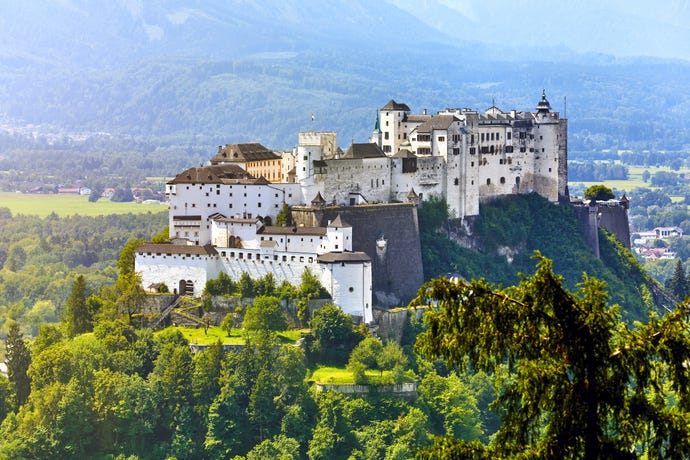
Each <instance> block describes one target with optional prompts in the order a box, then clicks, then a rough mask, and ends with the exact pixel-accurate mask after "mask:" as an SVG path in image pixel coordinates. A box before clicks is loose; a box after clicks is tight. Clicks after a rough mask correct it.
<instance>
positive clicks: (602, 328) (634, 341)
mask: <svg viewBox="0 0 690 460" xmlns="http://www.w3.org/2000/svg"><path fill="white" fill-rule="evenodd" d="M607 300H608V297H607V294H606V292H605V285H604V283H602V282H600V281H598V280H595V279H593V278H587V277H586V276H585V277H584V280H583V281H582V283H581V284H580V285H579V290H578V291H577V292H575V293H571V292H569V291H567V290H566V289H565V288H563V279H562V278H561V277H559V276H556V275H555V274H554V273H553V271H552V269H551V261H550V260H548V259H545V258H541V260H540V262H539V264H538V268H537V271H536V273H535V274H534V275H533V276H531V277H525V278H524V279H523V280H522V282H521V283H520V284H519V285H518V286H515V287H510V288H506V289H495V288H493V287H492V286H490V285H489V284H487V283H486V282H485V281H483V280H479V281H472V282H465V281H459V282H452V281H450V280H448V279H444V278H441V279H436V280H432V281H431V282H429V283H427V284H426V285H425V286H423V287H422V288H421V290H420V295H419V297H418V298H417V302H419V304H420V305H425V304H426V305H433V307H431V308H430V309H429V310H428V311H427V312H426V314H425V318H426V320H427V324H428V329H427V330H426V332H424V333H423V334H421V335H420V336H419V337H418V342H417V345H416V347H417V349H418V351H420V352H422V353H423V354H424V355H426V356H427V357H432V358H440V359H443V360H444V361H445V362H446V363H447V364H448V365H454V366H458V368H459V369H460V370H464V369H466V368H468V367H470V366H471V368H473V369H478V370H483V371H485V372H495V371H497V370H500V374H501V379H502V388H501V391H500V395H499V397H498V399H497V401H496V403H497V409H498V411H499V412H500V413H501V414H502V415H501V419H502V425H501V428H500V429H499V430H498V432H497V433H496V434H495V435H494V437H493V440H492V443H491V445H490V446H489V447H486V446H482V445H480V444H478V443H466V442H463V441H458V440H454V439H442V440H439V441H438V442H436V444H435V445H434V446H433V447H432V448H431V449H430V450H428V451H426V452H425V453H423V454H422V455H420V457H421V458H458V459H461V458H473V459H474V458H515V457H520V458H584V459H608V458H635V457H637V456H638V455H639V456H643V457H647V458H684V457H685V456H686V455H687V453H688V452H690V424H688V423H687V420H688V419H690V368H688V366H687V362H688V361H689V360H690V327H689V325H690V324H689V322H690V310H688V305H687V304H685V305H679V306H678V307H677V308H676V310H674V311H672V312H669V313H667V314H666V316H665V317H664V318H656V317H651V318H650V319H649V321H648V322H647V323H646V324H637V325H636V326H635V327H634V328H633V329H631V328H629V327H628V326H627V325H626V324H625V323H623V322H621V320H620V315H619V311H618V310H619V309H618V306H613V307H609V306H607ZM671 401H673V402H671ZM631 447H633V448H634V449H636V450H635V451H633V452H634V453H631Z"/></svg>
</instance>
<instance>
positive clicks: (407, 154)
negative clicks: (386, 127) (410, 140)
mask: <svg viewBox="0 0 690 460" xmlns="http://www.w3.org/2000/svg"><path fill="white" fill-rule="evenodd" d="M414 156H415V154H414V153H412V152H411V151H410V150H408V149H400V150H398V151H397V152H396V153H395V155H393V158H414Z"/></svg>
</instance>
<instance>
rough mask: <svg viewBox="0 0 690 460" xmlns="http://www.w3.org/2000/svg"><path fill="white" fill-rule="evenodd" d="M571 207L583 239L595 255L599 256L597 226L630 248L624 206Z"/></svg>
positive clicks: (628, 225) (626, 213) (626, 215)
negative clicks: (582, 233)
mask: <svg viewBox="0 0 690 460" xmlns="http://www.w3.org/2000/svg"><path fill="white" fill-rule="evenodd" d="M573 209H574V210H575V216H576V217H577V220H578V221H579V222H580V226H581V227H582V230H583V232H584V235H585V241H586V242H587V245H588V246H589V247H590V248H591V249H592V251H593V252H594V254H595V255H596V256H597V257H599V232H598V228H599V227H602V228H604V229H606V230H607V231H609V232H611V233H613V234H614V235H615V236H616V238H618V240H619V241H620V242H621V243H622V244H623V246H625V247H626V248H628V249H630V224H629V223H628V212H627V210H626V209H625V207H624V206H622V205H605V204H597V205H596V206H587V205H575V206H573Z"/></svg>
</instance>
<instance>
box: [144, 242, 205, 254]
mask: <svg viewBox="0 0 690 460" xmlns="http://www.w3.org/2000/svg"><path fill="white" fill-rule="evenodd" d="M136 252H141V253H144V252H150V253H153V254H166V255H172V254H182V255H188V256H193V255H199V256H215V255H218V251H216V249H215V248H214V247H213V246H212V245H210V244H206V245H204V246H196V245H186V244H170V243H146V244H142V245H141V246H139V247H138V248H137V249H136Z"/></svg>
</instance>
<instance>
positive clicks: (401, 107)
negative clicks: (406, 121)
mask: <svg viewBox="0 0 690 460" xmlns="http://www.w3.org/2000/svg"><path fill="white" fill-rule="evenodd" d="M381 110H404V111H405V112H409V111H410V108H409V107H408V106H407V104H402V103H397V102H395V101H394V100H393V99H391V100H390V101H388V104H386V105H384V106H383V107H382V108H381Z"/></svg>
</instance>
